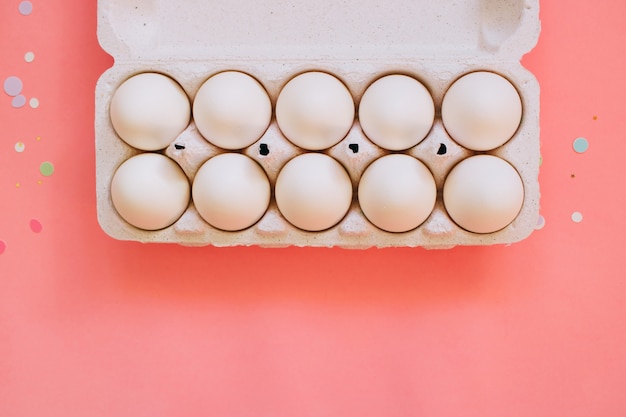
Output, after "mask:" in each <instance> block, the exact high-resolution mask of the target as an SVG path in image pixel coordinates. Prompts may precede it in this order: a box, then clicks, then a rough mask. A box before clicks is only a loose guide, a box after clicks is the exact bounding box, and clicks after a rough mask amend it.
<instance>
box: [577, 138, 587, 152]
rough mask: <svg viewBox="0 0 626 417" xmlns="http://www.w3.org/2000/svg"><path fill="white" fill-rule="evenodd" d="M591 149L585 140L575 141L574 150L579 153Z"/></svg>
mask: <svg viewBox="0 0 626 417" xmlns="http://www.w3.org/2000/svg"><path fill="white" fill-rule="evenodd" d="M587 149H589V142H587V139H585V138H578V139H576V140H575V141H574V150H575V151H576V152H578V153H584V152H587Z"/></svg>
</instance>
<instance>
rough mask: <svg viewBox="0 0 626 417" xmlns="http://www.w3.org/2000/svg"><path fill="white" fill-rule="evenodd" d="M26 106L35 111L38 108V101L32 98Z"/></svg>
mask: <svg viewBox="0 0 626 417" xmlns="http://www.w3.org/2000/svg"><path fill="white" fill-rule="evenodd" d="M28 104H29V105H30V107H31V108H33V109H36V108H37V107H39V99H37V98H34V97H33V98H31V99H30V101H29V103H28Z"/></svg>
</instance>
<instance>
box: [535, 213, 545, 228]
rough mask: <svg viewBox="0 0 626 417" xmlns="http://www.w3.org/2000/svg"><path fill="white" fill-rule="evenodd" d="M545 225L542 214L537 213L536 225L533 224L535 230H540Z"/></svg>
mask: <svg viewBox="0 0 626 417" xmlns="http://www.w3.org/2000/svg"><path fill="white" fill-rule="evenodd" d="M545 225H546V219H545V218H544V217H543V216H542V215H539V218H538V219H537V226H535V230H541V229H543V228H544V226H545Z"/></svg>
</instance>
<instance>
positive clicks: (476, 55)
mask: <svg viewBox="0 0 626 417" xmlns="http://www.w3.org/2000/svg"><path fill="white" fill-rule="evenodd" d="M138 3H139V4H140V6H138V10H143V11H144V12H146V13H147V12H150V13H152V14H150V16H151V18H152V20H151V21H149V22H148V25H150V24H156V23H158V22H161V20H160V19H161V17H162V13H163V10H165V9H168V8H169V7H170V6H168V5H167V3H166V2H165V1H161V0H153V1H148V0H144V1H143V2H141V1H140V2H138ZM239 3H242V4H243V3H245V1H243V2H238V3H237V4H239ZM270 3H271V2H270ZM322 3H323V4H326V3H324V2H322ZM405 3H406V6H407V7H409V8H412V7H416V6H415V4H414V2H408V1H407V2H405ZM417 3H419V5H422V6H423V7H425V5H426V2H417ZM462 3H463V2H462ZM504 3H506V5H505V4H504ZM504 3H502V6H501V7H502V9H503V10H504V9H506V6H507V5H508V6H509V9H506V10H504V11H503V12H502V13H504V14H503V15H502V16H504V15H506V16H508V14H514V15H515V16H513V17H511V16H508V20H507V21H506V22H505V21H503V22H500V23H501V24H502V28H498V27H497V25H498V24H500V23H499V21H498V19H495V20H494V15H495V14H497V13H496V12H495V10H496V9H497V10H500V9H499V7H500V6H498V5H496V2H493V1H479V0H473V1H470V0H468V1H466V2H464V3H463V7H461V8H462V9H463V10H464V11H465V12H467V11H468V10H471V11H472V12H471V13H472V16H474V20H473V21H470V22H468V21H467V19H466V17H464V16H462V15H459V13H460V11H459V10H456V9H454V8H452V7H450V6H438V7H439V9H441V10H440V11H441V12H449V13H451V16H456V17H455V18H454V19H451V20H450V22H449V23H450V24H452V26H451V27H449V28H447V29H445V30H444V32H445V34H446V36H447V37H444V39H445V40H447V41H449V42H454V41H460V43H459V44H456V45H454V44H451V45H448V47H447V49H445V48H444V49H443V53H441V54H439V53H437V51H436V50H435V49H433V46H438V47H440V46H441V45H440V44H439V43H438V42H439V41H437V40H436V39H437V38H432V37H428V38H427V40H432V41H433V42H434V43H433V44H432V45H428V44H420V45H418V46H419V47H417V48H413V49H411V46H412V45H411V44H404V45H399V46H398V45H395V47H392V48H391V49H392V50H393V51H392V52H391V53H389V51H388V52H384V48H382V49H380V48H379V47H378V46H381V47H382V46H383V45H385V44H386V43H387V44H389V45H393V44H394V42H393V41H390V40H385V39H382V40H381V41H380V42H379V44H376V45H373V46H372V48H370V50H369V52H368V49H367V48H365V49H363V50H361V49H359V51H358V52H359V54H357V56H362V57H354V56H351V54H353V52H352V53H351V52H350V48H347V47H348V46H349V45H343V46H340V47H338V48H337V49H336V50H332V48H331V49H330V51H331V52H332V53H331V54H330V55H328V54H322V53H319V51H316V48H315V47H312V48H310V51H312V52H311V55H312V56H311V57H310V58H304V57H299V56H297V55H298V53H297V52H294V51H291V50H290V49H289V46H288V45H287V46H285V45H284V44H283V43H282V42H278V41H276V42H277V44H276V45H277V46H276V48H275V49H274V50H271V51H268V50H266V49H265V50H263V51H264V53H265V54H266V55H267V56H256V54H258V53H259V51H257V50H256V49H255V50H254V51H255V52H250V51H251V50H249V49H247V46H246V45H243V46H242V45H239V46H236V47H235V48H234V50H235V51H238V52H237V53H238V54H239V56H235V57H231V56H225V55H227V54H228V52H225V51H226V50H227V49H226V48H224V49H220V48H221V47H220V46H219V42H217V43H216V44H217V45H218V46H216V47H206V48H208V49H209V50H208V51H207V50H206V48H205V49H202V47H199V46H197V45H196V50H199V51H201V52H202V53H200V54H198V56H197V57H193V55H190V53H189V51H187V52H185V51H184V49H185V48H183V51H182V52H181V51H179V52H178V53H174V54H173V56H167V55H164V50H161V51H158V53H157V52H156V51H154V50H150V48H148V46H147V44H146V42H145V39H143V38H142V37H141V36H143V35H141V34H142V33H144V29H142V27H141V26H139V27H138V28H137V29H136V31H134V30H130V26H129V25H130V19H131V18H134V19H139V21H140V20H141V17H142V16H141V15H139V14H137V13H138V12H137V11H133V10H130V12H131V13H130V14H129V15H128V16H125V15H123V14H121V13H122V12H124V13H126V12H129V9H128V8H129V7H130V6H126V5H124V4H123V3H122V1H121V0H119V1H117V0H100V1H99V13H100V20H99V31H100V33H99V38H100V41H101V43H102V45H103V46H104V47H105V48H107V50H109V51H110V52H112V53H113V55H114V56H115V57H116V64H115V65H114V67H113V68H111V69H109V70H108V71H107V72H105V73H104V74H103V75H102V77H101V78H100V80H99V82H98V85H97V89H96V157H97V161H96V162H97V163H96V167H97V175H96V181H97V205H98V219H99V222H100V224H101V226H102V228H103V229H104V230H105V231H106V232H107V233H108V234H109V235H110V236H112V237H114V238H116V239H120V240H135V241H140V242H172V243H178V244H182V245H189V246H203V245H214V246H234V245H260V246H267V247H280V246H289V245H296V246H340V247H345V248H367V247H372V246H375V247H387V246H408V247H413V246H422V247H426V248H448V247H453V246H456V245H489V244H509V243H512V242H516V241H519V240H521V239H524V238H525V237H527V236H528V235H529V234H530V233H531V232H532V231H533V230H534V228H535V225H536V224H537V218H538V209H539V185H538V180H537V177H538V171H539V159H540V156H539V137H538V133H539V86H538V83H537V81H536V80H535V78H534V77H533V75H532V74H531V73H529V72H528V71H527V70H525V69H524V68H523V67H522V66H521V65H520V63H519V58H520V57H521V54H522V53H524V52H526V51H528V50H530V49H531V48H532V46H534V43H535V42H536V37H537V34H538V30H539V29H538V18H537V14H538V2H537V1H506V2H504ZM509 3H511V4H509ZM190 4H192V5H193V6H194V7H198V8H200V9H205V8H206V7H208V6H206V5H205V3H196V2H190ZM280 4H282V3H280V2H276V7H279V6H280ZM294 4H296V5H297V6H298V7H301V8H307V7H308V6H307V5H306V2H303V1H300V2H294ZM358 4H360V5H363V4H364V5H365V6H368V5H369V3H367V2H366V3H358ZM331 5H332V4H331V2H328V6H329V7H331ZM153 6H154V7H153ZM369 6H371V5H369ZM242 7H243V6H242ZM151 8H152V9H151ZM435 8H436V7H435ZM370 9H371V10H370ZM370 9H368V10H370V12H368V13H374V8H373V7H370ZM476 10H478V15H475V13H474V12H475V11H476ZM283 13H284V16H283V18H287V16H288V14H287V13H286V12H283ZM366 14H367V13H366ZM133 16H134V17H133ZM372 16H373V15H369V14H368V15H367V16H365V19H366V20H367V19H370V20H371V19H373V17H372ZM476 16H478V21H476ZM481 16H482V17H481ZM485 16H486V17H485ZM498 16H500V15H498ZM178 18H179V19H182V16H180V15H179V16H178ZM399 19H400V20H402V19H404V18H400V17H399ZM455 19H456V20H455ZM480 19H482V20H480ZM175 20H176V19H175ZM470 20H471V19H470ZM513 21H514V22H517V23H516V24H515V25H514V24H513V23H511V22H513ZM454 22H462V25H461V28H466V29H468V30H469V29H471V30H472V32H471V34H461V35H458V34H453V33H452V31H456V30H458V29H457V28H455V27H454V25H453V23H454ZM418 23H419V22H418ZM414 24H415V25H417V26H419V25H418V24H417V23H414ZM427 24H428V25H430V27H435V23H432V22H431V23H427ZM221 25H222V27H226V23H222V24H221ZM490 25H491V26H490ZM494 25H495V26H494ZM192 26H193V25H192ZM487 27H488V28H489V29H485V28H487ZM352 29H354V28H352ZM230 30H231V32H232V30H233V29H230ZM342 30H345V33H348V34H351V33H352V30H348V28H343V29H342ZM407 30H408V29H407ZM421 30H423V29H421ZM524 30H525V31H526V34H524V33H522V34H520V33H516V32H520V31H522V32H523V31H524ZM125 31H128V32H125ZM179 32H181V31H180V30H179ZM392 32H393V31H392ZM440 32H441V31H440ZM192 33H194V34H196V31H192ZM316 33H317V32H316ZM320 33H321V32H320ZM342 33H343V32H342ZM407 33H408V32H407ZM231 34H232V33H231ZM182 35H183V34H182V33H177V35H176V36H182ZM470 35H471V36H470ZM151 36H157V37H158V36H163V35H159V34H157V33H152V35H151ZM176 36H175V37H174V38H176ZM268 36H269V35H268ZM320 36H322V35H320ZM345 36H348V35H345ZM349 36H352V35H349ZM368 36H370V35H368ZM459 36H460V37H461V39H459V38H458V37H459ZM192 38H193V36H192ZM129 39H130V41H129V42H126V41H127V40H129ZM151 39H152V38H151ZM233 39H234V40H236V39H237V37H236V36H235V37H234V38H233ZM403 39H404V38H403ZM121 40H123V41H124V42H120V41H121ZM222 40H228V39H227V38H226V37H225V38H223V39H222ZM142 42H143V43H142ZM191 43H192V44H194V40H193V39H191ZM470 43H471V45H473V47H472V48H467V45H469V44H470ZM322 44H323V43H322ZM167 45H170V44H169V43H167V42H166V46H167ZM185 45H186V47H189V45H188V44H185ZM463 45H464V47H462V48H459V46H463ZM244 46H245V47H244ZM257 46H258V45H257ZM309 46H310V45H309ZM413 46H414V45H413ZM211 48H213V50H211ZM215 48H218V49H215ZM192 49H193V48H192ZM357 49H358V48H357ZM129 50H131V52H129ZM243 51H246V53H247V55H243V53H244V52H243ZM277 51H278V52H277ZM398 51H399V53H396V52H398ZM211 52H216V57H212V56H211V55H210V53H211ZM326 52H328V51H326ZM344 52H347V53H344ZM372 52H373V53H372ZM377 52H380V54H381V56H380V57H378V56H374V55H376V53H377ZM144 53H145V54H146V56H145V57H144V56H142V55H143V54H144ZM154 54H156V55H154ZM162 54H163V55H162ZM180 54H183V56H181V55H180ZM229 70H235V71H241V72H243V73H246V74H249V75H251V76H252V77H254V78H255V79H257V80H258V81H259V82H260V83H261V84H262V85H263V86H264V88H265V89H266V91H267V92H268V94H269V97H270V100H271V103H272V108H273V109H275V107H276V101H277V97H278V94H279V93H280V91H281V89H282V87H283V86H284V85H285V84H286V83H287V82H288V81H289V80H291V79H292V78H293V77H294V76H296V75H298V74H301V73H304V72H308V71H323V72H327V73H329V74H331V75H334V76H336V77H337V78H339V79H340V80H341V81H342V82H343V83H344V84H345V85H346V86H347V88H348V89H349V91H350V93H351V95H352V97H353V99H354V101H355V106H356V108H357V114H358V104H359V102H360V99H361V96H362V95H363V93H364V91H365V90H366V89H367V87H368V86H369V85H370V84H372V83H373V82H374V81H375V80H377V79H379V78H381V77H383V76H385V75H389V74H404V75H408V76H411V77H413V78H415V79H417V80H418V81H420V82H421V83H422V84H424V86H425V87H426V88H427V89H428V90H429V92H430V93H431V95H432V98H433V101H434V103H435V109H436V114H435V121H434V124H433V126H432V128H431V130H430V132H429V133H428V135H427V137H426V138H425V139H424V140H422V141H421V142H420V143H419V144H417V145H416V146H414V147H412V148H409V149H407V150H404V151H388V150H385V149H382V148H380V147H379V146H377V145H375V144H374V143H372V142H371V141H370V140H369V139H368V138H367V137H366V136H365V135H364V134H363V132H362V130H361V127H360V126H359V122H358V118H357V119H355V122H354V124H353V126H352V128H351V129H350V131H349V132H348V134H347V136H346V137H345V138H344V139H343V140H341V141H340V142H339V143H338V144H336V145H334V146H332V147H331V148H329V149H324V150H321V151H315V152H318V153H323V154H326V155H328V156H331V157H332V158H334V159H335V160H337V161H338V162H340V163H341V164H342V165H343V166H344V168H345V169H346V170H347V172H348V174H349V176H350V179H351V182H352V186H353V201H352V204H351V207H350V209H349V211H348V213H347V214H346V215H345V217H344V218H343V219H342V220H341V221H340V222H339V223H338V224H337V225H335V226H333V227H331V228H329V229H327V230H324V231H320V232H308V231H304V230H301V229H299V228H297V227H294V226H293V225H292V224H290V223H289V222H288V221H287V220H286V219H285V218H284V217H283V215H282V214H281V213H280V211H279V210H278V207H277V205H276V200H275V197H274V194H273V190H274V186H275V184H276V178H277V176H278V173H279V172H280V170H281V169H282V167H283V166H284V165H285V164H286V163H287V162H288V161H290V160H291V159H293V158H294V157H296V156H298V155H301V154H303V153H307V152H312V151H307V150H304V149H301V148H298V147H296V146H294V145H293V144H292V143H291V142H290V141H288V140H287V139H286V138H285V137H284V136H283V134H282V132H281V130H280V129H279V127H278V125H277V122H276V118H275V115H272V120H271V123H270V126H269V128H268V129H267V130H266V132H265V133H264V134H263V136H262V137H261V138H260V139H259V140H258V141H256V142H255V143H254V144H252V145H251V146H248V147H246V148H244V149H242V150H238V151H232V150H225V149H222V148H218V147H216V146H214V145H212V144H210V143H209V142H208V141H207V140H206V139H205V138H203V137H202V135H200V133H199V131H198V130H197V128H196V126H195V124H194V122H193V120H192V122H191V123H190V124H189V126H188V127H187V128H186V129H185V130H184V131H183V132H182V133H181V134H180V135H179V136H178V137H177V138H176V139H175V140H174V141H172V142H171V143H170V145H169V146H168V147H167V148H165V149H164V150H162V151H159V153H162V154H164V155H166V156H167V157H169V158H171V159H172V160H174V161H175V162H176V163H178V164H179V165H180V167H181V168H182V169H183V171H184V172H185V174H186V176H187V177H188V179H189V181H190V184H191V183H192V182H193V179H194V176H195V174H196V173H197V171H198V169H199V168H200V166H202V164H203V163H204V162H205V161H207V160H208V159H209V158H211V157H213V156H215V155H218V154H222V153H226V152H239V153H242V154H244V155H247V156H248V157H250V158H252V159H254V160H255V161H256V162H258V163H259V165H261V167H262V168H263V169H264V171H265V172H266V174H267V176H268V178H269V180H270V184H271V189H272V196H271V200H270V204H269V208H268V209H267V211H266V213H265V215H264V216H263V217H262V218H261V219H260V220H259V221H258V222H257V223H256V224H254V225H253V226H251V227H249V228H247V229H245V230H241V231H236V232H228V231H223V230H219V229H216V228H214V227H212V226H210V225H209V224H208V223H207V222H206V221H204V220H203V219H202V218H201V216H200V215H199V213H198V211H197V210H196V208H195V207H194V203H193V201H191V202H190V204H189V207H188V209H187V210H186V211H185V213H184V214H183V215H182V216H181V217H180V218H179V219H178V220H177V221H176V222H175V223H174V224H173V225H171V226H170V227H167V228H164V229H161V230H156V231H147V230H141V229H138V228H136V227H133V226H131V225H130V224H128V223H127V222H126V221H124V220H123V219H122V218H121V217H120V216H119V214H118V213H117V211H116V210H115V208H114V206H113V204H112V201H111V196H110V194H111V193H110V187H111V179H112V178H113V175H114V173H115V171H116V169H117V168H118V167H119V166H120V165H121V164H122V163H123V162H124V161H126V160H127V159H129V158H130V157H132V156H134V155H137V154H140V153H143V151H139V150H137V149H134V148H132V147H131V146H129V145H127V144H126V143H125V142H123V141H122V140H121V139H120V138H119V137H118V135H117V134H116V132H115V131H114V129H113V127H112V125H111V121H110V118H109V105H110V100H111V97H112V95H113V94H114V92H115V91H116V90H117V88H118V87H119V86H120V85H121V84H122V83H123V82H124V81H125V80H126V79H128V78H130V77H131V76H133V75H135V74H139V73H143V72H157V73H162V74H165V75H168V76H170V77H172V78H173V79H174V80H176V81H177V82H178V83H180V85H181V86H182V88H183V89H184V91H185V92H186V94H187V95H188V97H189V98H190V101H193V99H194V97H195V94H196V92H197V91H198V89H199V88H200V86H201V85H202V84H203V83H204V81H206V80H207V79H208V78H209V77H210V76H211V75H213V74H217V73H219V72H223V71H229ZM475 71H491V72H495V73H498V74H500V75H502V76H504V77H505V78H506V79H508V80H509V81H510V82H511V83H512V84H513V85H514V86H515V88H516V89H517V91H518V92H519V93H520V97H521V99H522V107H523V115H522V120H521V124H520V126H519V128H518V130H517V132H516V133H515V135H514V136H513V137H512V138H511V139H510V140H509V141H508V142H506V143H505V144H504V145H502V146H500V147H498V148H496V149H493V150H490V151H485V152H477V151H471V150H468V149H466V148H463V147H462V146H460V145H458V144H457V143H456V142H455V141H454V140H453V139H452V138H451V137H450V136H449V135H448V133H447V132H446V129H445V128H444V126H443V123H442V120H441V103H442V101H443V97H444V95H445V92H446V91H447V90H448V88H449V87H450V85H452V83H453V82H454V81H456V80H457V79H458V78H459V77H461V76H462V75H464V74H467V73H471V72H475ZM392 153H401V154H407V155H411V156H413V157H415V158H417V159H419V160H420V161H422V162H423V163H424V164H425V165H426V166H427V167H428V168H429V170H430V171H431V173H432V174H433V177H434V179H435V183H436V185H437V191H438V193H437V200H436V203H435V207H434V210H433V211H432V213H431V214H430V216H429V217H428V218H427V220H426V221H425V222H424V223H423V224H421V225H420V226H419V227H417V228H416V229H413V230H411V231H408V232H401V233H393V232H386V231H383V230H381V229H379V228H377V227H376V226H374V225H373V224H372V223H370V222H369V221H368V220H367V218H366V217H365V216H364V214H363V212H362V211H361V208H360V206H359V204H358V200H357V190H358V184H359V180H360V177H361V175H362V174H363V172H364V170H365V169H366V168H367V166H368V165H369V164H370V163H372V162H373V161H374V160H376V159H378V158H381V157H383V156H385V155H388V154H392ZM478 154H489V155H494V156H497V157H500V158H502V159H504V160H505V161H507V162H509V163H510V164H511V165H512V166H513V167H514V168H515V169H516V170H517V172H518V173H519V174H520V177H521V179H522V182H523V186H524V202H523V205H522V208H521V211H520V213H519V214H518V216H517V217H516V218H515V220H514V221H513V222H512V223H511V224H509V225H508V226H506V227H505V228H504V229H502V230H499V231H497V232H494V233H486V234H477V233H472V232H468V231H466V230H464V229H463V228H461V227H459V226H458V225H457V224H456V223H455V222H454V221H452V219H451V218H450V216H449V215H448V214H447V212H446V209H445V207H444V205H443V201H442V187H443V184H444V182H445V179H446V177H447V175H448V173H449V172H450V170H451V169H452V168H453V167H454V166H455V165H456V164H457V163H459V162H460V161H461V160H464V159H466V158H468V157H470V156H473V155H478Z"/></svg>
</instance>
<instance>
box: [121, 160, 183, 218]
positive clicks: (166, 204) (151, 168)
mask: <svg viewBox="0 0 626 417" xmlns="http://www.w3.org/2000/svg"><path fill="white" fill-rule="evenodd" d="M189 189H190V187H189V181H188V180H187V177H186V176H185V173H184V172H183V170H182V169H181V168H180V166H178V164H176V162H174V161H172V160H171V159H169V158H168V157H166V156H163V155H161V154H158V153H144V154H139V155H137V156H133V157H132V158H130V159H128V160H126V161H125V162H124V163H123V164H122V165H120V167H119V168H118V169H117V171H116V172H115V175H114V176H113V180H112V182H111V200H112V202H113V206H114V207H115V209H116V210H117V212H118V213H119V215H120V216H122V218H123V219H124V220H126V221H127V222H128V223H130V224H131V225H133V226H135V227H138V228H140V229H145V230H159V229H163V228H165V227H168V226H170V225H172V224H173V223H174V222H176V220H178V218H179V217H180V216H181V215H182V214H183V212H184V211H185V210H186V209H187V206H188V205H189V194H190V192H189Z"/></svg>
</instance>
